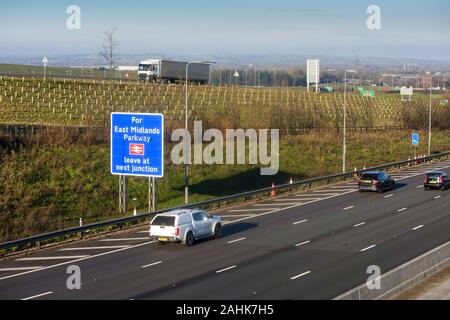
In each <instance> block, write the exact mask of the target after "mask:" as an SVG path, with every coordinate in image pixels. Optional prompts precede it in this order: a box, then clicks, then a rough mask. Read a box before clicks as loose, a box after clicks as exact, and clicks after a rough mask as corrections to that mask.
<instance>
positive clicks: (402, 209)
mask: <svg viewBox="0 0 450 320" xmlns="http://www.w3.org/2000/svg"><path fill="white" fill-rule="evenodd" d="M405 210H408V208H401V209H398V210H397V212H403V211H405Z"/></svg>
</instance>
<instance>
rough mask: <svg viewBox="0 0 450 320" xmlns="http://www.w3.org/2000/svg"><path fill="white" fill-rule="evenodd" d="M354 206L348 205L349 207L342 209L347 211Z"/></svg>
mask: <svg viewBox="0 0 450 320" xmlns="http://www.w3.org/2000/svg"><path fill="white" fill-rule="evenodd" d="M354 207H355V206H350V207H347V208H344V211H347V210H350V209H353V208H354Z"/></svg>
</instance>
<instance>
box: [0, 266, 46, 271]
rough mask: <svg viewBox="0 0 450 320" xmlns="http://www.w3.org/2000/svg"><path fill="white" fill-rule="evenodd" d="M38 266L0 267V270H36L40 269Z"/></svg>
mask: <svg viewBox="0 0 450 320" xmlns="http://www.w3.org/2000/svg"><path fill="white" fill-rule="evenodd" d="M40 268H42V266H40V267H23V268H0V272H8V271H25V270H36V269H40Z"/></svg>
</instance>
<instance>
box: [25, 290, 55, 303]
mask: <svg viewBox="0 0 450 320" xmlns="http://www.w3.org/2000/svg"><path fill="white" fill-rule="evenodd" d="M52 293H53V291H48V292H44V293H41V294H37V295H35V296H31V297H28V298H23V299H21V300H23V301H25V300H31V299H35V298H39V297H43V296H48V295H49V294H52Z"/></svg>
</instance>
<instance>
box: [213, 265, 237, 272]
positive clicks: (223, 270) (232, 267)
mask: <svg viewBox="0 0 450 320" xmlns="http://www.w3.org/2000/svg"><path fill="white" fill-rule="evenodd" d="M236 267H237V266H231V267H228V268H225V269H221V270H217V271H216V273H222V272H225V271H228V270H231V269H234V268H236Z"/></svg>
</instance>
